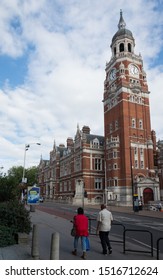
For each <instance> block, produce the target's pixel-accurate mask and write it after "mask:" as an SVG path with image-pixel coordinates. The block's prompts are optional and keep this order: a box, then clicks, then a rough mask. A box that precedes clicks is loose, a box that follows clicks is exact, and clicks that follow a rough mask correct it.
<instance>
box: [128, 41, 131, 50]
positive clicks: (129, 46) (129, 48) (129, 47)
mask: <svg viewBox="0 0 163 280" xmlns="http://www.w3.org/2000/svg"><path fill="white" fill-rule="evenodd" d="M128 52H131V44H130V43H128Z"/></svg>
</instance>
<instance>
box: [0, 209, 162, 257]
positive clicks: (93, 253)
mask: <svg viewBox="0 0 163 280" xmlns="http://www.w3.org/2000/svg"><path fill="white" fill-rule="evenodd" d="M27 208H28V209H29V207H28V206H27ZM91 208H96V209H99V206H91ZM108 209H109V210H111V211H112V212H121V213H128V214H132V215H133V213H134V215H136V216H146V217H153V218H160V219H163V212H158V211H149V210H142V211H139V212H133V210H132V208H130V207H115V206H108ZM30 214H31V221H32V224H33V225H35V224H37V225H38V228H39V234H38V244H39V259H40V260H50V252H51V238H52V234H53V233H54V232H58V233H59V238H60V239H59V240H60V243H59V249H60V251H59V259H60V260H80V255H81V253H82V252H81V248H80V243H79V252H78V255H77V256H73V255H72V254H71V251H72V249H73V237H72V236H71V235H70V231H71V228H72V224H71V223H70V219H69V220H68V219H67V217H64V216H63V217H59V216H58V215H54V214H53V213H46V212H44V211H43V208H41V206H40V207H37V208H36V209H35V211H34V212H30ZM112 237H113V236H112V235H111V233H110V239H111V240H112ZM89 239H90V247H91V250H90V251H89V252H88V253H87V259H88V260H106V259H109V260H134V259H135V260H141V259H143V260H156V251H154V256H153V257H152V256H151V255H150V254H149V253H138V252H125V254H124V253H123V244H122V242H121V241H122V240H120V239H118V238H115V237H114V238H113V239H114V241H115V242H114V243H112V248H113V253H112V254H111V255H107V256H104V255H102V254H101V244H100V241H99V237H98V236H96V235H91V236H90V237H89ZM128 246H129V248H131V249H132V250H133V251H134V250H142V246H141V247H140V246H139V245H135V244H133V243H129V242H127V247H128ZM31 247H32V233H31V234H29V236H28V239H27V242H26V243H24V244H15V245H12V246H7V247H3V248H0V260H33V257H32V256H31ZM146 250H147V249H146ZM160 259H163V254H160Z"/></svg>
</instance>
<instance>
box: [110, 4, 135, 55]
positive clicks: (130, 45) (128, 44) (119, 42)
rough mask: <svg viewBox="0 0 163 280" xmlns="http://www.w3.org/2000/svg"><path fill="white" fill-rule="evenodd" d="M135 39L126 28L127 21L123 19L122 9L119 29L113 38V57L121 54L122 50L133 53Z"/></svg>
mask: <svg viewBox="0 0 163 280" xmlns="http://www.w3.org/2000/svg"><path fill="white" fill-rule="evenodd" d="M134 47H135V40H134V37H133V35H132V32H131V31H130V30H128V29H126V23H125V21H124V19H123V15H122V10H121V11H120V19H119V23H118V31H117V32H116V33H115V35H114V36H113V38H112V43H111V49H112V57H115V56H119V54H120V53H122V52H129V53H133V52H134Z"/></svg>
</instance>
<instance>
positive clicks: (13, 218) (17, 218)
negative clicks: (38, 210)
mask: <svg viewBox="0 0 163 280" xmlns="http://www.w3.org/2000/svg"><path fill="white" fill-rule="evenodd" d="M0 226H1V227H2V228H3V229H4V231H6V240H4V239H5V233H4V237H3V233H2V230H1V233H0V234H1V235H2V239H3V242H2V243H3V244H5V246H7V245H11V244H14V243H15V242H14V236H15V235H16V233H18V232H24V233H27V234H28V233H30V231H31V221H30V212H29V211H28V210H27V209H26V208H25V206H24V205H23V204H22V203H20V202H19V201H17V200H14V201H9V202H6V203H1V204H0ZM1 235H0V239H1ZM7 240H8V241H7ZM11 242H13V243H11ZM6 244H7V245H6ZM1 246H2V245H1Z"/></svg>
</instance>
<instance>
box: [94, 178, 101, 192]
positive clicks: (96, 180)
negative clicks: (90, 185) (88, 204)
mask: <svg viewBox="0 0 163 280" xmlns="http://www.w3.org/2000/svg"><path fill="white" fill-rule="evenodd" d="M95 189H96V190H102V178H96V179H95Z"/></svg>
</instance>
